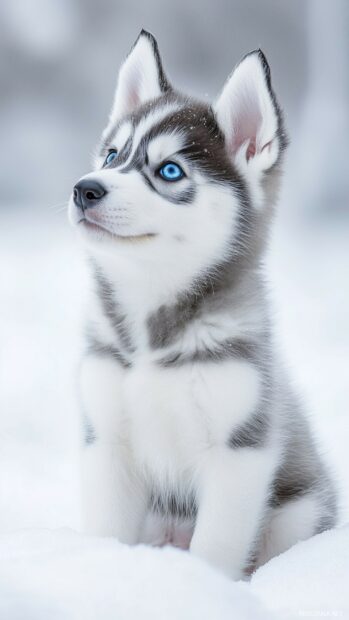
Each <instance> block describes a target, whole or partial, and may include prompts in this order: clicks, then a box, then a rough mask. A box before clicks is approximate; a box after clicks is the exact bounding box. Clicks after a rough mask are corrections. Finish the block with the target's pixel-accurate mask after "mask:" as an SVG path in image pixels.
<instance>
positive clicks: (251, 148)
mask: <svg viewBox="0 0 349 620" xmlns="http://www.w3.org/2000/svg"><path fill="white" fill-rule="evenodd" d="M255 154H256V139H255V138H251V140H250V141H249V144H248V147H247V151H246V161H248V160H249V159H251V157H254V156H255Z"/></svg>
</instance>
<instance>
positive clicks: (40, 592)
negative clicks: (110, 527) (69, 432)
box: [0, 526, 349, 620]
mask: <svg viewBox="0 0 349 620" xmlns="http://www.w3.org/2000/svg"><path fill="white" fill-rule="evenodd" d="M0 558H1V563H0V618H4V619H5V618H6V620H22V618H26V620H41V619H42V620H44V619H45V620H46V619H47V618H50V620H51V619H52V620H56V619H57V620H63V619H64V620H82V619H84V620H95V619H96V618H103V620H109V619H110V620H114V619H115V618H117V619H120V620H121V619H122V620H136V619H138V618H144V619H148V618H149V619H151V620H163V619H164V618H166V620H178V619H179V618H180V619H181V620H195V619H196V618H197V619H200V620H214V619H216V618H217V619H220V620H231V618H232V617H233V618H234V619H235V620H273V619H276V618H290V619H291V618H299V617H314V616H326V617H340V618H349V600H348V592H347V582H348V575H349V526H346V527H342V528H339V529H337V530H332V531H329V532H325V533H323V534H320V535H318V536H316V537H314V538H312V539H311V540H308V541H305V542H302V543H298V544H297V545H295V546H294V547H293V548H292V549H290V550H289V551H288V552H287V553H284V554H282V555H280V556H279V557H277V558H274V559H272V560H271V561H270V562H269V563H268V564H266V565H265V566H263V567H262V568H260V569H259V570H258V571H257V572H256V574H255V575H253V576H252V580H251V582H250V583H245V582H238V583H233V582H231V581H230V580H228V579H227V578H226V577H225V576H224V575H221V574H220V573H218V572H217V571H215V570H213V569H211V568H210V567H209V566H208V565H205V564H204V563H203V562H201V561H200V560H198V559H196V558H194V557H192V556H190V555H189V554H188V553H185V552H182V551H179V550H178V549H173V548H162V549H152V548H150V547H145V546H138V547H128V546H126V545H121V544H120V543H118V542H117V541H115V540H113V539H101V538H94V537H84V536H80V535H78V534H77V533H75V532H73V531H72V530H68V529H61V530H23V531H21V532H17V533H15V534H9V535H7V536H2V537H0Z"/></svg>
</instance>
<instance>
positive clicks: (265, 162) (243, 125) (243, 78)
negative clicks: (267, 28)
mask: <svg viewBox="0 0 349 620" xmlns="http://www.w3.org/2000/svg"><path fill="white" fill-rule="evenodd" d="M214 111H215V114H216V118H217V121H218V124H219V126H220V128H221V130H222V131H223V134H224V136H225V142H226V148H227V151H228V154H229V157H230V158H231V159H232V160H233V162H234V164H236V166H237V167H238V168H239V170H240V171H241V172H242V173H246V174H248V173H249V172H250V171H252V170H253V171H254V172H256V171H259V172H263V171H266V170H268V169H269V168H271V167H272V166H273V165H274V164H275V162H276V161H277V160H278V157H279V154H280V152H281V150H282V149H283V148H284V147H285V146H286V138H285V135H284V132H283V126H282V117H281V112H280V109H279V106H278V104H277V101H276V97H275V94H274V91H273V90H272V87H271V80H270V69H269V65H268V63H267V60H266V58H265V56H264V54H263V52H262V51H261V50H256V51H255V52H251V53H250V54H248V55H247V56H245V58H243V60H242V61H241V62H240V64H239V65H238V66H237V67H236V68H235V70H234V71H233V73H232V74H231V76H230V77H229V78H228V80H227V82H226V84H225V86H224V88H223V91H222V93H221V95H220V96H219V98H218V100H217V102H216V104H215V106H214Z"/></svg>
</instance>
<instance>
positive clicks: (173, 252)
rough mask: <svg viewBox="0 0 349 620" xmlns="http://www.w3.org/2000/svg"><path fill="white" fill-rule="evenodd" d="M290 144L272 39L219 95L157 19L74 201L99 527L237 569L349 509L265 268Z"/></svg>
mask: <svg viewBox="0 0 349 620" xmlns="http://www.w3.org/2000/svg"><path fill="white" fill-rule="evenodd" d="M286 145H287V138H286V136H285V131H284V126H283V119H282V115H281V111H280V108H279V106H278V103H277V100H276V97H275V94H274V91H273V90H272V86H271V79H270V71H269V66H268V64H267V61H266V59H265V57H264V55H263V53H262V52H261V51H260V50H257V51H255V52H252V53H250V54H248V55H247V56H246V57H245V58H244V59H243V60H242V61H241V62H240V63H239V64H238V65H237V67H236V68H235V70H234V71H233V73H232V74H231V76H230V77H229V78H228V80H227V82H226V84H225V86H224V88H223V91H222V93H221V94H220V96H219V97H218V99H217V101H216V102H215V103H214V105H212V106H211V105H208V104H207V103H202V102H198V101H196V100H195V99H193V98H191V97H187V96H184V95H182V94H180V93H178V92H177V91H176V90H174V89H173V87H172V86H171V84H170V82H169V81H168V79H167V77H166V75H165V72H164V70H163V68H162V63H161V59H160V54H159V51H158V47H157V44H156V41H155V39H154V38H153V37H152V35H150V34H149V33H147V32H144V31H142V32H141V34H140V36H139V37H138V39H137V41H136V43H135V45H134V47H133V48H132V50H131V52H130V54H129V55H128V57H127V58H126V60H125V62H124V64H123V65H122V67H121V70H120V73H119V78H118V84H117V89H116V94H115V100H114V105H113V108H112V112H111V115H110V120H109V124H108V127H107V129H106V130H105V132H104V133H103V137H102V141H101V145H100V148H99V151H98V154H97V156H96V161H95V167H94V168H95V169H94V171H93V172H92V173H90V174H88V175H86V176H84V177H83V178H82V179H81V180H80V181H79V182H78V183H77V185H76V186H75V188H74V194H73V196H72V198H71V201H70V205H69V214H70V219H71V221H72V223H73V224H74V225H75V226H76V228H77V230H78V232H79V236H81V238H82V239H83V241H84V244H85V246H86V251H87V254H88V257H89V265H90V273H91V296H90V300H89V303H88V305H87V327H86V336H87V348H86V354H85V356H84V358H83V360H82V364H81V376H80V393H81V400H82V407H83V414H84V428H85V433H86V437H85V444H84V447H83V449H82V455H81V456H82V491H83V513H84V528H85V530H86V531H87V532H89V533H91V534H96V535H102V536H115V537H116V538H118V539H119V540H120V541H121V542H123V543H128V544H136V543H139V542H148V543H150V544H155V545H163V544H166V543H170V544H174V545H177V546H179V547H183V548H189V550H190V552H191V553H193V554H195V555H197V556H199V557H201V558H203V559H204V560H206V561H207V562H209V563H211V564H212V565H214V566H216V567H218V568H219V569H220V570H222V571H224V572H225V573H226V574H228V575H229V576H231V577H232V578H233V579H239V578H241V577H242V576H243V575H244V574H245V573H246V572H248V571H251V570H253V568H254V567H256V566H259V565H260V564H262V563H264V562H265V561H267V560H268V559H269V558H270V557H272V556H273V555H275V554H278V553H281V552H282V551H284V550H286V549H287V548H288V547H290V546H291V545H293V544H294V543H296V542H297V541H298V540H302V539H306V538H308V537H310V536H312V535H314V534H316V533H317V532H321V531H323V530H325V529H327V528H330V527H332V526H333V525H334V524H335V521H336V496H335V491H334V487H333V485H332V482H331V479H330V477H329V476H328V474H327V471H326V467H325V465H324V463H323V462H322V460H321V458H320V457H319V454H318V452H317V449H316V446H315V444H314V440H313V438H312V435H311V432H310V430H309V427H308V423H307V421H306V419H305V417H304V415H303V413H302V410H301V408H300V406H299V403H298V401H297V398H296V397H295V395H294V394H293V393H292V390H291V389H290V386H289V383H288V380H287V377H285V375H284V372H283V370H282V367H281V364H280V362H279V360H278V358H277V356H276V354H275V350H274V346H273V337H272V326H271V323H270V319H269V310H268V304H267V302H266V294H265V290H264V284H263V279H262V277H261V273H260V265H261V260H262V258H263V253H264V250H265V248H266V245H267V237H268V230H269V225H270V221H271V217H272V213H273V207H274V204H275V201H276V198H277V191H278V185H279V179H280V165H281V162H282V156H283V152H284V149H285V147H286ZM167 164H170V169H168V168H167V169H166V170H167V173H168V171H169V170H170V172H171V175H172V176H173V175H178V176H177V178H175V179H173V178H171V179H169V178H165V176H164V171H165V166H166V165H167ZM178 171H180V172H178Z"/></svg>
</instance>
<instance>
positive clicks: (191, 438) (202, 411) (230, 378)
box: [82, 356, 260, 484]
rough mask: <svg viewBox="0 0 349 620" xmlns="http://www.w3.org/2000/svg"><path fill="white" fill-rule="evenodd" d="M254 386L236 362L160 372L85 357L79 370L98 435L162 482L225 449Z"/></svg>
mask: <svg viewBox="0 0 349 620" xmlns="http://www.w3.org/2000/svg"><path fill="white" fill-rule="evenodd" d="M259 383H260V378H259V374H258V371H257V370H256V368H255V367H254V366H252V365H251V364H249V363H248V362H246V361H238V360H229V361H225V362H220V363H219V364H217V363H214V362H206V363H204V364H185V365H183V366H181V367H178V368H161V367H159V366H157V365H156V364H154V363H150V362H149V361H147V360H146V359H145V360H144V361H141V360H140V361H139V362H137V363H136V364H135V365H134V367H132V368H130V369H122V368H119V367H118V365H117V363H116V362H115V361H114V360H111V359H106V358H99V357H95V356H90V357H89V358H87V359H86V360H85V362H84V365H83V369H82V388H83V389H82V391H83V400H84V405H85V410H86V414H87V416H88V419H89V421H90V422H91V424H92V426H93V428H94V429H95V433H96V437H97V438H99V439H101V440H102V441H108V442H110V441H111V442H113V441H115V442H116V443H119V442H122V443H123V444H125V445H127V446H128V448H129V449H130V451H131V453H132V457H133V459H134V462H135V463H137V464H138V466H139V470H140V471H141V472H142V473H147V474H148V475H149V476H150V477H151V478H155V479H157V480H158V481H159V482H160V483H162V482H165V481H166V480H170V481H171V482H172V483H173V484H178V483H180V480H182V479H183V477H187V476H190V477H191V476H193V475H195V470H196V468H197V467H198V466H199V464H200V462H201V460H202V459H203V458H205V454H206V452H207V450H208V449H209V448H210V447H212V446H216V445H218V446H219V445H225V444H226V443H227V441H228V439H229V435H230V433H231V432H232V431H233V429H234V427H235V426H237V425H239V424H241V423H242V422H243V421H244V420H245V418H246V416H248V415H249V414H250V413H251V412H253V410H254V408H255V407H256V405H257V402H258V398H259V391H260V387H259ZM101 394H102V395H103V396H102V398H101ZM97 402H98V407H96V404H97Z"/></svg>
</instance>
